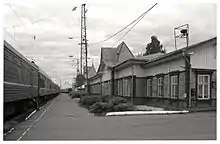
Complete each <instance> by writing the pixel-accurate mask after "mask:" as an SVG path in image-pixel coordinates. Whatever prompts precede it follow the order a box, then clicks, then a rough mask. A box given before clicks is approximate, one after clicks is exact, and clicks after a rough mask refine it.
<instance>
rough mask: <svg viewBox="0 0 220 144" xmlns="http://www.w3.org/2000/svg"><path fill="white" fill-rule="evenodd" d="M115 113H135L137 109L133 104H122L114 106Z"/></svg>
mask: <svg viewBox="0 0 220 144" xmlns="http://www.w3.org/2000/svg"><path fill="white" fill-rule="evenodd" d="M113 109H114V111H133V110H135V107H134V105H133V104H131V103H120V104H118V105H114V108H113Z"/></svg>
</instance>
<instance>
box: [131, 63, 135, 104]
mask: <svg viewBox="0 0 220 144" xmlns="http://www.w3.org/2000/svg"><path fill="white" fill-rule="evenodd" d="M130 67H131V81H132V95H131V103H133V102H134V94H135V90H134V85H135V84H134V67H133V65H132V64H131V62H130Z"/></svg>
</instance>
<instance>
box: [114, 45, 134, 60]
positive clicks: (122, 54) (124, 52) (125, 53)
mask: <svg viewBox="0 0 220 144" xmlns="http://www.w3.org/2000/svg"><path fill="white" fill-rule="evenodd" d="M117 55H118V59H117V64H119V63H121V62H123V61H125V60H128V59H130V58H133V55H132V53H131V52H130V51H129V50H128V47H127V46H126V44H124V43H122V46H121V48H120V51H119V53H117Z"/></svg>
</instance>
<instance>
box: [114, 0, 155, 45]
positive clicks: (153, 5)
mask: <svg viewBox="0 0 220 144" xmlns="http://www.w3.org/2000/svg"><path fill="white" fill-rule="evenodd" d="M156 5H157V3H156V4H155V5H153V6H152V7H151V8H150V9H148V10H147V11H146V12H145V14H144V15H143V16H142V17H141V18H140V19H139V20H138V21H137V22H136V23H135V24H134V25H133V26H132V27H131V28H130V29H129V30H128V31H127V32H126V33H125V34H124V35H123V36H122V37H120V38H119V39H118V40H117V42H116V43H115V45H116V44H117V43H118V42H119V41H120V40H121V39H123V38H124V37H125V36H126V35H127V34H128V33H129V32H130V31H131V30H132V29H133V28H134V27H135V26H136V25H137V24H138V23H139V22H140V21H141V20H142V19H143V18H144V17H145V15H147V13H148V12H149V11H150V10H151V9H153V8H154V7H155V6H156Z"/></svg>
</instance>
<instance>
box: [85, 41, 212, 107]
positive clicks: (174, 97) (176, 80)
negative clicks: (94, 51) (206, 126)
mask: <svg viewBox="0 0 220 144" xmlns="http://www.w3.org/2000/svg"><path fill="white" fill-rule="evenodd" d="M89 80H90V91H91V93H92V94H100V95H113V96H120V97H125V98H127V99H129V100H130V101H131V102H133V103H134V104H146V105H152V106H158V107H167V108H175V109H176V108H179V109H185V108H189V107H192V108H193V109H207V108H216V37H215V38H212V39H209V40H206V41H203V42H200V43H197V44H194V45H191V46H189V47H186V48H182V49H179V50H176V51H173V52H170V53H167V54H164V53H154V54H150V55H146V56H142V57H140V56H139V57H134V56H133V54H132V53H131V51H130V50H129V48H128V47H127V45H126V44H125V43H124V42H122V43H121V44H120V45H119V46H118V47H117V48H101V60H100V65H99V69H98V71H97V73H96V75H94V76H93V77H91V78H90V79H89Z"/></svg>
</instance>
